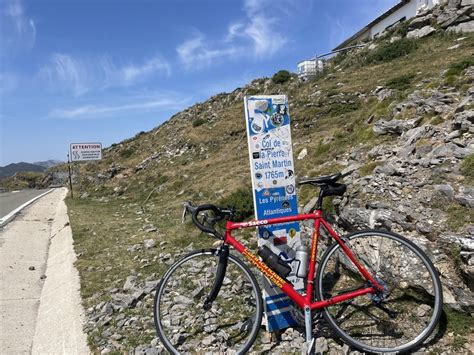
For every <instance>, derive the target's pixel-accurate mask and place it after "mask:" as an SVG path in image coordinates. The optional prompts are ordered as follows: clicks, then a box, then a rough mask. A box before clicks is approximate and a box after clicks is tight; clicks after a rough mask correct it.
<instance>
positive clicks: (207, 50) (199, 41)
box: [176, 33, 237, 69]
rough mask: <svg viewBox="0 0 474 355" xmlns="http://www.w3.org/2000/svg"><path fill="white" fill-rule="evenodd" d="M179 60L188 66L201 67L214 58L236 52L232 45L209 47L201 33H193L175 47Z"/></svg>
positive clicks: (208, 63)
mask: <svg viewBox="0 0 474 355" xmlns="http://www.w3.org/2000/svg"><path fill="white" fill-rule="evenodd" d="M176 51H177V52H178V56H179V58H180V60H181V62H182V63H183V64H184V65H185V66H186V67H187V68H188V69H190V68H195V69H196V68H201V67H203V66H208V65H210V64H211V63H212V62H213V61H214V60H215V59H217V58H222V57H227V56H232V55H235V54H236V53H237V48H236V47H234V46H232V45H231V46H228V47H220V48H219V47H214V48H211V47H210V46H209V45H208V44H207V43H206V40H205V37H204V35H203V34H201V33H197V34H195V35H194V36H193V37H192V38H190V39H188V40H187V41H185V42H184V43H182V44H181V45H179V46H178V47H177V48H176Z"/></svg>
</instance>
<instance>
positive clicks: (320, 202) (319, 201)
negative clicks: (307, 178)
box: [316, 186, 324, 210]
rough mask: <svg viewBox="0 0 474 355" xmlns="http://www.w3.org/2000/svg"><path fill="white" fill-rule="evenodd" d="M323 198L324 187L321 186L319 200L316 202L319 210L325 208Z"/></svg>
mask: <svg viewBox="0 0 474 355" xmlns="http://www.w3.org/2000/svg"><path fill="white" fill-rule="evenodd" d="M323 198H324V191H323V187H322V186H319V196H318V202H317V203H316V209H317V210H322V209H323Z"/></svg>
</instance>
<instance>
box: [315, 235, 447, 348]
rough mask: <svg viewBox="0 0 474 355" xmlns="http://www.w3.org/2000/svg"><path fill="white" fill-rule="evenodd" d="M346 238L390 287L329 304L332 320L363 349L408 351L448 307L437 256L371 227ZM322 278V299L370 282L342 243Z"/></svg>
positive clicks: (331, 251) (322, 268)
mask: <svg viewBox="0 0 474 355" xmlns="http://www.w3.org/2000/svg"><path fill="white" fill-rule="evenodd" d="M343 240H344V243H345V244H346V246H348V247H349V249H351V251H352V252H353V254H354V255H355V257H356V259H357V260H359V262H360V263H361V264H362V265H363V266H364V267H365V268H366V269H367V270H368V271H369V272H370V273H371V274H372V275H373V276H374V275H375V278H376V280H377V282H379V283H381V284H382V285H383V286H384V287H385V289H386V292H384V294H382V295H380V294H379V295H376V294H367V295H363V296H359V297H356V298H353V299H351V300H348V301H344V302H341V303H337V304H334V305H331V306H328V307H326V308H324V309H323V316H324V318H325V320H326V321H327V323H328V324H329V325H330V326H331V328H332V329H333V330H334V331H335V333H336V334H337V336H339V337H340V338H341V339H343V340H344V341H345V342H346V343H347V344H349V345H351V346H352V347H354V348H357V349H359V350H362V351H366V352H371V353H386V352H391V353H404V352H408V351H410V350H413V349H414V348H416V347H418V346H419V345H420V344H422V343H423V341H425V340H426V338H428V336H429V335H430V334H431V333H432V332H433V330H434V329H435V327H436V324H437V323H438V320H439V317H440V316H441V312H442V305H443V295H442V288H441V282H440V280H439V276H438V271H437V270H436V269H435V267H434V266H433V264H432V262H431V261H430V260H429V258H428V257H427V256H426V254H425V253H424V252H423V251H422V250H421V249H420V248H419V247H418V246H417V245H415V244H414V243H413V242H411V241H409V240H407V239H406V238H404V237H402V236H400V235H398V234H395V233H392V232H387V231H376V230H367V231H361V232H356V233H354V234H351V235H348V236H347V237H345V238H343ZM316 280H317V282H316V285H317V287H316V294H317V297H318V299H320V300H324V299H329V298H331V297H334V296H335V295H337V294H342V293H344V292H349V291H353V290H356V289H359V288H362V287H368V283H367V282H366V280H364V278H363V277H362V275H361V274H360V273H359V271H358V270H357V269H356V267H355V266H354V264H353V263H352V262H351V261H350V260H349V259H348V258H347V256H346V255H345V254H344V252H343V251H342V250H341V247H340V245H339V244H338V243H335V244H333V245H332V246H331V247H329V248H328V249H327V250H326V252H325V254H324V255H323V256H322V258H321V262H320V264H319V267H318V272H317V274H316ZM381 307H383V308H384V309H383V308H381ZM393 312H395V313H393Z"/></svg>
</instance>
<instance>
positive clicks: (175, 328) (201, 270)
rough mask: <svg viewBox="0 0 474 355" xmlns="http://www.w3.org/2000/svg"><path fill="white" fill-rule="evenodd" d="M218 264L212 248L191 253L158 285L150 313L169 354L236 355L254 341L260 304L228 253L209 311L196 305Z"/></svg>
mask: <svg viewBox="0 0 474 355" xmlns="http://www.w3.org/2000/svg"><path fill="white" fill-rule="evenodd" d="M218 262H219V257H218V256H217V251H216V250H215V249H203V250H196V251H194V252H191V253H189V254H188V255H186V256H184V257H183V258H181V259H180V260H178V261H177V262H175V263H174V264H173V265H172V266H171V267H170V268H169V269H168V271H167V272H166V273H165V275H164V276H163V278H162V280H161V281H160V283H159V285H158V287H157V290H156V294H155V302H154V311H153V313H154V320H155V327H156V331H157V333H158V336H159V338H160V340H161V341H162V343H163V345H164V346H165V347H166V349H167V350H168V351H169V352H170V353H174V354H177V353H181V352H193V353H194V352H198V353H199V352H205V351H212V352H225V353H227V352H236V353H238V354H242V353H245V352H247V351H248V350H249V349H250V347H251V346H252V344H253V343H254V341H255V339H256V337H257V334H258V331H259V330H260V325H261V322H262V314H263V302H262V297H261V291H260V287H259V285H258V282H257V280H256V278H255V276H254V275H253V273H252V272H251V270H250V269H249V268H248V266H247V265H245V264H244V263H243V262H242V261H241V260H240V259H239V258H237V257H235V256H234V255H232V254H229V259H228V265H227V271H226V276H225V278H224V282H223V285H222V288H221V290H220V292H219V294H218V296H217V298H216V300H215V301H214V302H213V304H212V307H211V308H210V309H209V310H205V309H203V307H202V306H203V304H204V300H205V298H206V296H207V295H208V294H209V291H210V289H211V287H212V284H213V282H214V279H215V271H216V268H217V264H218ZM190 296H192V297H190ZM173 307H174V310H173ZM184 308H186V310H184ZM210 339H211V340H210Z"/></svg>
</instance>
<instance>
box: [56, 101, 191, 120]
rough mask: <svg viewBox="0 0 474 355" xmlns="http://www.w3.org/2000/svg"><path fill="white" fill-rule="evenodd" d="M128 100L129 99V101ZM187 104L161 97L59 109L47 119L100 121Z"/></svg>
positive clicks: (176, 107)
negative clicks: (105, 118)
mask: <svg viewBox="0 0 474 355" xmlns="http://www.w3.org/2000/svg"><path fill="white" fill-rule="evenodd" d="M129 100H130V99H129ZM188 103H189V98H179V97H177V96H174V95H168V96H166V95H164V96H163V95H161V96H156V97H155V98H151V99H148V100H142V101H140V102H136V101H134V102H133V103H131V101H130V103H127V104H123V103H121V104H110V105H107V106H100V105H83V106H78V107H73V108H60V109H54V110H52V111H51V112H50V113H49V114H48V117H47V118H50V119H51V118H53V119H66V120H70V119H100V118H104V117H107V116H110V115H115V116H116V115H118V114H120V113H126V112H128V113H130V112H146V111H152V110H154V109H181V108H182V107H183V106H184V105H186V104H188Z"/></svg>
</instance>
